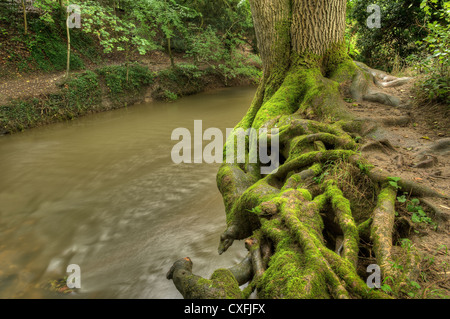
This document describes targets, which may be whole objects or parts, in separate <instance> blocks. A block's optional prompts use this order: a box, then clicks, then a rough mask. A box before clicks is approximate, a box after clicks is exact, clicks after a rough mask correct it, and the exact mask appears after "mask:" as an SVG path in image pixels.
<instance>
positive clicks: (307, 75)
mask: <svg viewBox="0 0 450 319" xmlns="http://www.w3.org/2000/svg"><path fill="white" fill-rule="evenodd" d="M319 75H320V72H319V71H318V70H317V69H295V68H291V70H290V71H288V72H287V75H286V77H285V79H284V81H283V83H282V85H281V87H280V88H279V89H278V90H277V91H276V93H275V94H273V96H272V97H271V98H270V100H268V101H267V102H266V103H264V104H263V105H262V107H261V108H260V109H259V111H258V113H257V115H256V117H255V120H254V122H253V124H252V127H253V128H256V129H259V128H260V127H261V126H262V125H263V124H264V123H265V122H267V121H268V120H270V119H273V118H275V117H277V116H282V115H289V114H292V113H294V112H296V111H297V110H298V108H299V105H300V103H301V100H302V99H305V98H308V97H309V94H310V92H311V91H312V90H314V85H315V78H316V77H317V76H319Z"/></svg>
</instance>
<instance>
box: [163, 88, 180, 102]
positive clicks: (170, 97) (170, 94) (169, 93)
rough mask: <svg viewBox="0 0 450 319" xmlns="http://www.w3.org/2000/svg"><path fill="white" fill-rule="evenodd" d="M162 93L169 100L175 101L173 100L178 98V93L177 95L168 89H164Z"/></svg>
mask: <svg viewBox="0 0 450 319" xmlns="http://www.w3.org/2000/svg"><path fill="white" fill-rule="evenodd" d="M164 95H165V96H166V98H167V99H168V100H169V101H175V100H177V99H178V95H177V94H176V93H173V92H172V91H170V90H164Z"/></svg>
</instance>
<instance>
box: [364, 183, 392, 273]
mask: <svg viewBox="0 0 450 319" xmlns="http://www.w3.org/2000/svg"><path fill="white" fill-rule="evenodd" d="M396 197H397V190H395V189H394V188H393V187H391V186H387V187H385V188H383V190H382V191H381V192H380V194H379V196H378V204H377V207H376V208H375V211H374V213H373V221H372V230H371V236H370V237H371V240H372V241H373V245H374V247H373V249H374V252H375V255H376V257H377V263H378V265H379V266H380V268H381V271H382V273H383V275H384V277H385V278H386V277H392V276H393V271H392V264H391V261H392V257H391V250H392V232H393V230H394V221H395V200H396Z"/></svg>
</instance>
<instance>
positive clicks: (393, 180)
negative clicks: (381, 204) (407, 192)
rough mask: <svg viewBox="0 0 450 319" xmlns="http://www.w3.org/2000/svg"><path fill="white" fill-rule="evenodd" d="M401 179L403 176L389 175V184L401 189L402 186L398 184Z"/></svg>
mask: <svg viewBox="0 0 450 319" xmlns="http://www.w3.org/2000/svg"><path fill="white" fill-rule="evenodd" d="M400 180H401V178H399V177H388V182H389V184H390V185H391V186H392V187H394V188H395V189H397V190H399V189H401V187H400V186H399V185H398V182H400Z"/></svg>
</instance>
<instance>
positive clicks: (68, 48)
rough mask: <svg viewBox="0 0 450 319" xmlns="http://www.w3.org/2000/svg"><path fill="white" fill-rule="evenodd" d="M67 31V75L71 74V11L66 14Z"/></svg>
mask: <svg viewBox="0 0 450 319" xmlns="http://www.w3.org/2000/svg"><path fill="white" fill-rule="evenodd" d="M66 33H67V66H66V77H67V78H68V77H69V75H70V28H69V13H68V12H67V14H66Z"/></svg>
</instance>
